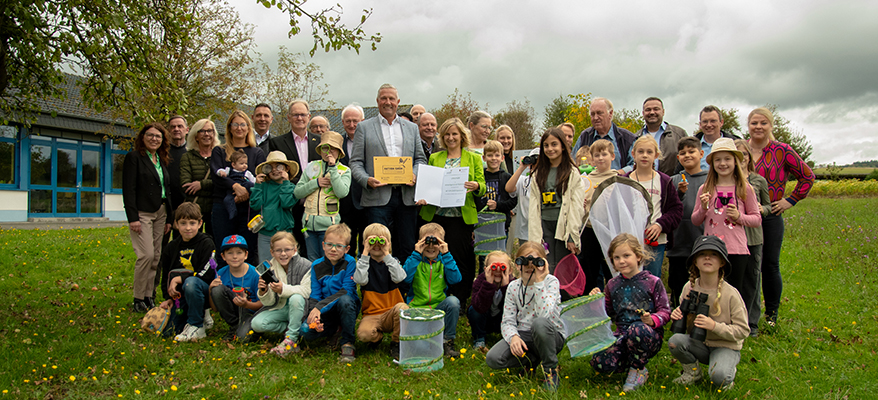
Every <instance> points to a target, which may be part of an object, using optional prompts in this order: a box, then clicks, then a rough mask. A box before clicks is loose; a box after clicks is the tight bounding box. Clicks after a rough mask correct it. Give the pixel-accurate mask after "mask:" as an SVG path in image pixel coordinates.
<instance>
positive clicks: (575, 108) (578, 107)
mask: <svg viewBox="0 0 878 400" xmlns="http://www.w3.org/2000/svg"><path fill="white" fill-rule="evenodd" d="M567 99H568V108H567V121H566V122H569V123H571V124H573V126H575V127H576V132H575V133H574V136H573V143H576V141H577V140H579V133H580V132H582V131H584V130H585V129H586V128H588V127H590V126H591V114H589V111H588V107H589V106H590V105H591V92H589V93H585V94H582V93H580V94H568V95H567Z"/></svg>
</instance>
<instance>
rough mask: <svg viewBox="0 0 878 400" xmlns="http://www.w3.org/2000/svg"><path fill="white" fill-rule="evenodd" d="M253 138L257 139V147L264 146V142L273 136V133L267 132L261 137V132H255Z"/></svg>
mask: <svg viewBox="0 0 878 400" xmlns="http://www.w3.org/2000/svg"><path fill="white" fill-rule="evenodd" d="M253 136H255V137H256V145H257V146H259V145H260V144H262V142H264V141H266V140H268V138H269V137H270V136H271V131H265V135H263V136H259V132H256V131H253ZM267 155H268V154H266V156H267Z"/></svg>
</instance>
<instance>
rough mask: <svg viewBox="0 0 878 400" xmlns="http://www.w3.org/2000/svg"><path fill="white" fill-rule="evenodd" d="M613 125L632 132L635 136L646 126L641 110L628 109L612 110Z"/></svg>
mask: <svg viewBox="0 0 878 400" xmlns="http://www.w3.org/2000/svg"><path fill="white" fill-rule="evenodd" d="M613 123H615V124H616V125H617V126H619V127H621V128H625V129H627V130H629V131H631V132H634V134H635V135H636V134H637V132H640V130H641V129H643V126H644V125H646V122H645V121H644V120H643V112H642V111H641V110H632V109H628V108H623V109H620V110H613Z"/></svg>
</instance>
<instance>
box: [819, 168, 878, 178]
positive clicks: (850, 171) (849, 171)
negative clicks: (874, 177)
mask: <svg viewBox="0 0 878 400" xmlns="http://www.w3.org/2000/svg"><path fill="white" fill-rule="evenodd" d="M874 169H875V168H870V167H844V169H842V170H841V172H840V173H839V174H840V175H842V176H844V175H868V174H869V173H870V172H872V170H874ZM813 171H814V173H815V174H818V175H825V174H828V173H829V169H828V168H814V170H813Z"/></svg>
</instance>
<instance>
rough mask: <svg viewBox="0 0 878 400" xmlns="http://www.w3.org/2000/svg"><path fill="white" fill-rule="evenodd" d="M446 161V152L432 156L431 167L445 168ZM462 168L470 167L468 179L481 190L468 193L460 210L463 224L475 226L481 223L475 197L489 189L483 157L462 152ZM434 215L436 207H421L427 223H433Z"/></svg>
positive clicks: (465, 151)
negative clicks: (486, 182)
mask: <svg viewBox="0 0 878 400" xmlns="http://www.w3.org/2000/svg"><path fill="white" fill-rule="evenodd" d="M446 160H448V152H447V151H445V150H443V151H440V152H438V153H433V154H431V155H430V165H432V166H434V167H439V168H445V161H446ZM460 166H461V167H469V178H468V179H469V180H470V181H475V182H478V183H479V190H477V191H472V192H469V193H467V194H466V202H465V203H464V204H463V207H461V208H460V213H461V214H463V222H465V223H466V224H467V225H475V224H477V223H478V222H479V216H478V212H479V210H477V209H476V200H475V197H482V196H484V195H485V190H486V189H487V187H486V186H485V170H484V169H483V168H482V156H480V155H479V154H478V153H473V152H471V151H468V150H461V153H460ZM415 200H418V199H415ZM434 214H436V206H431V205H426V206H423V207H421V218H423V219H424V220H425V221H427V222H430V221H432V220H433V215H434Z"/></svg>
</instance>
